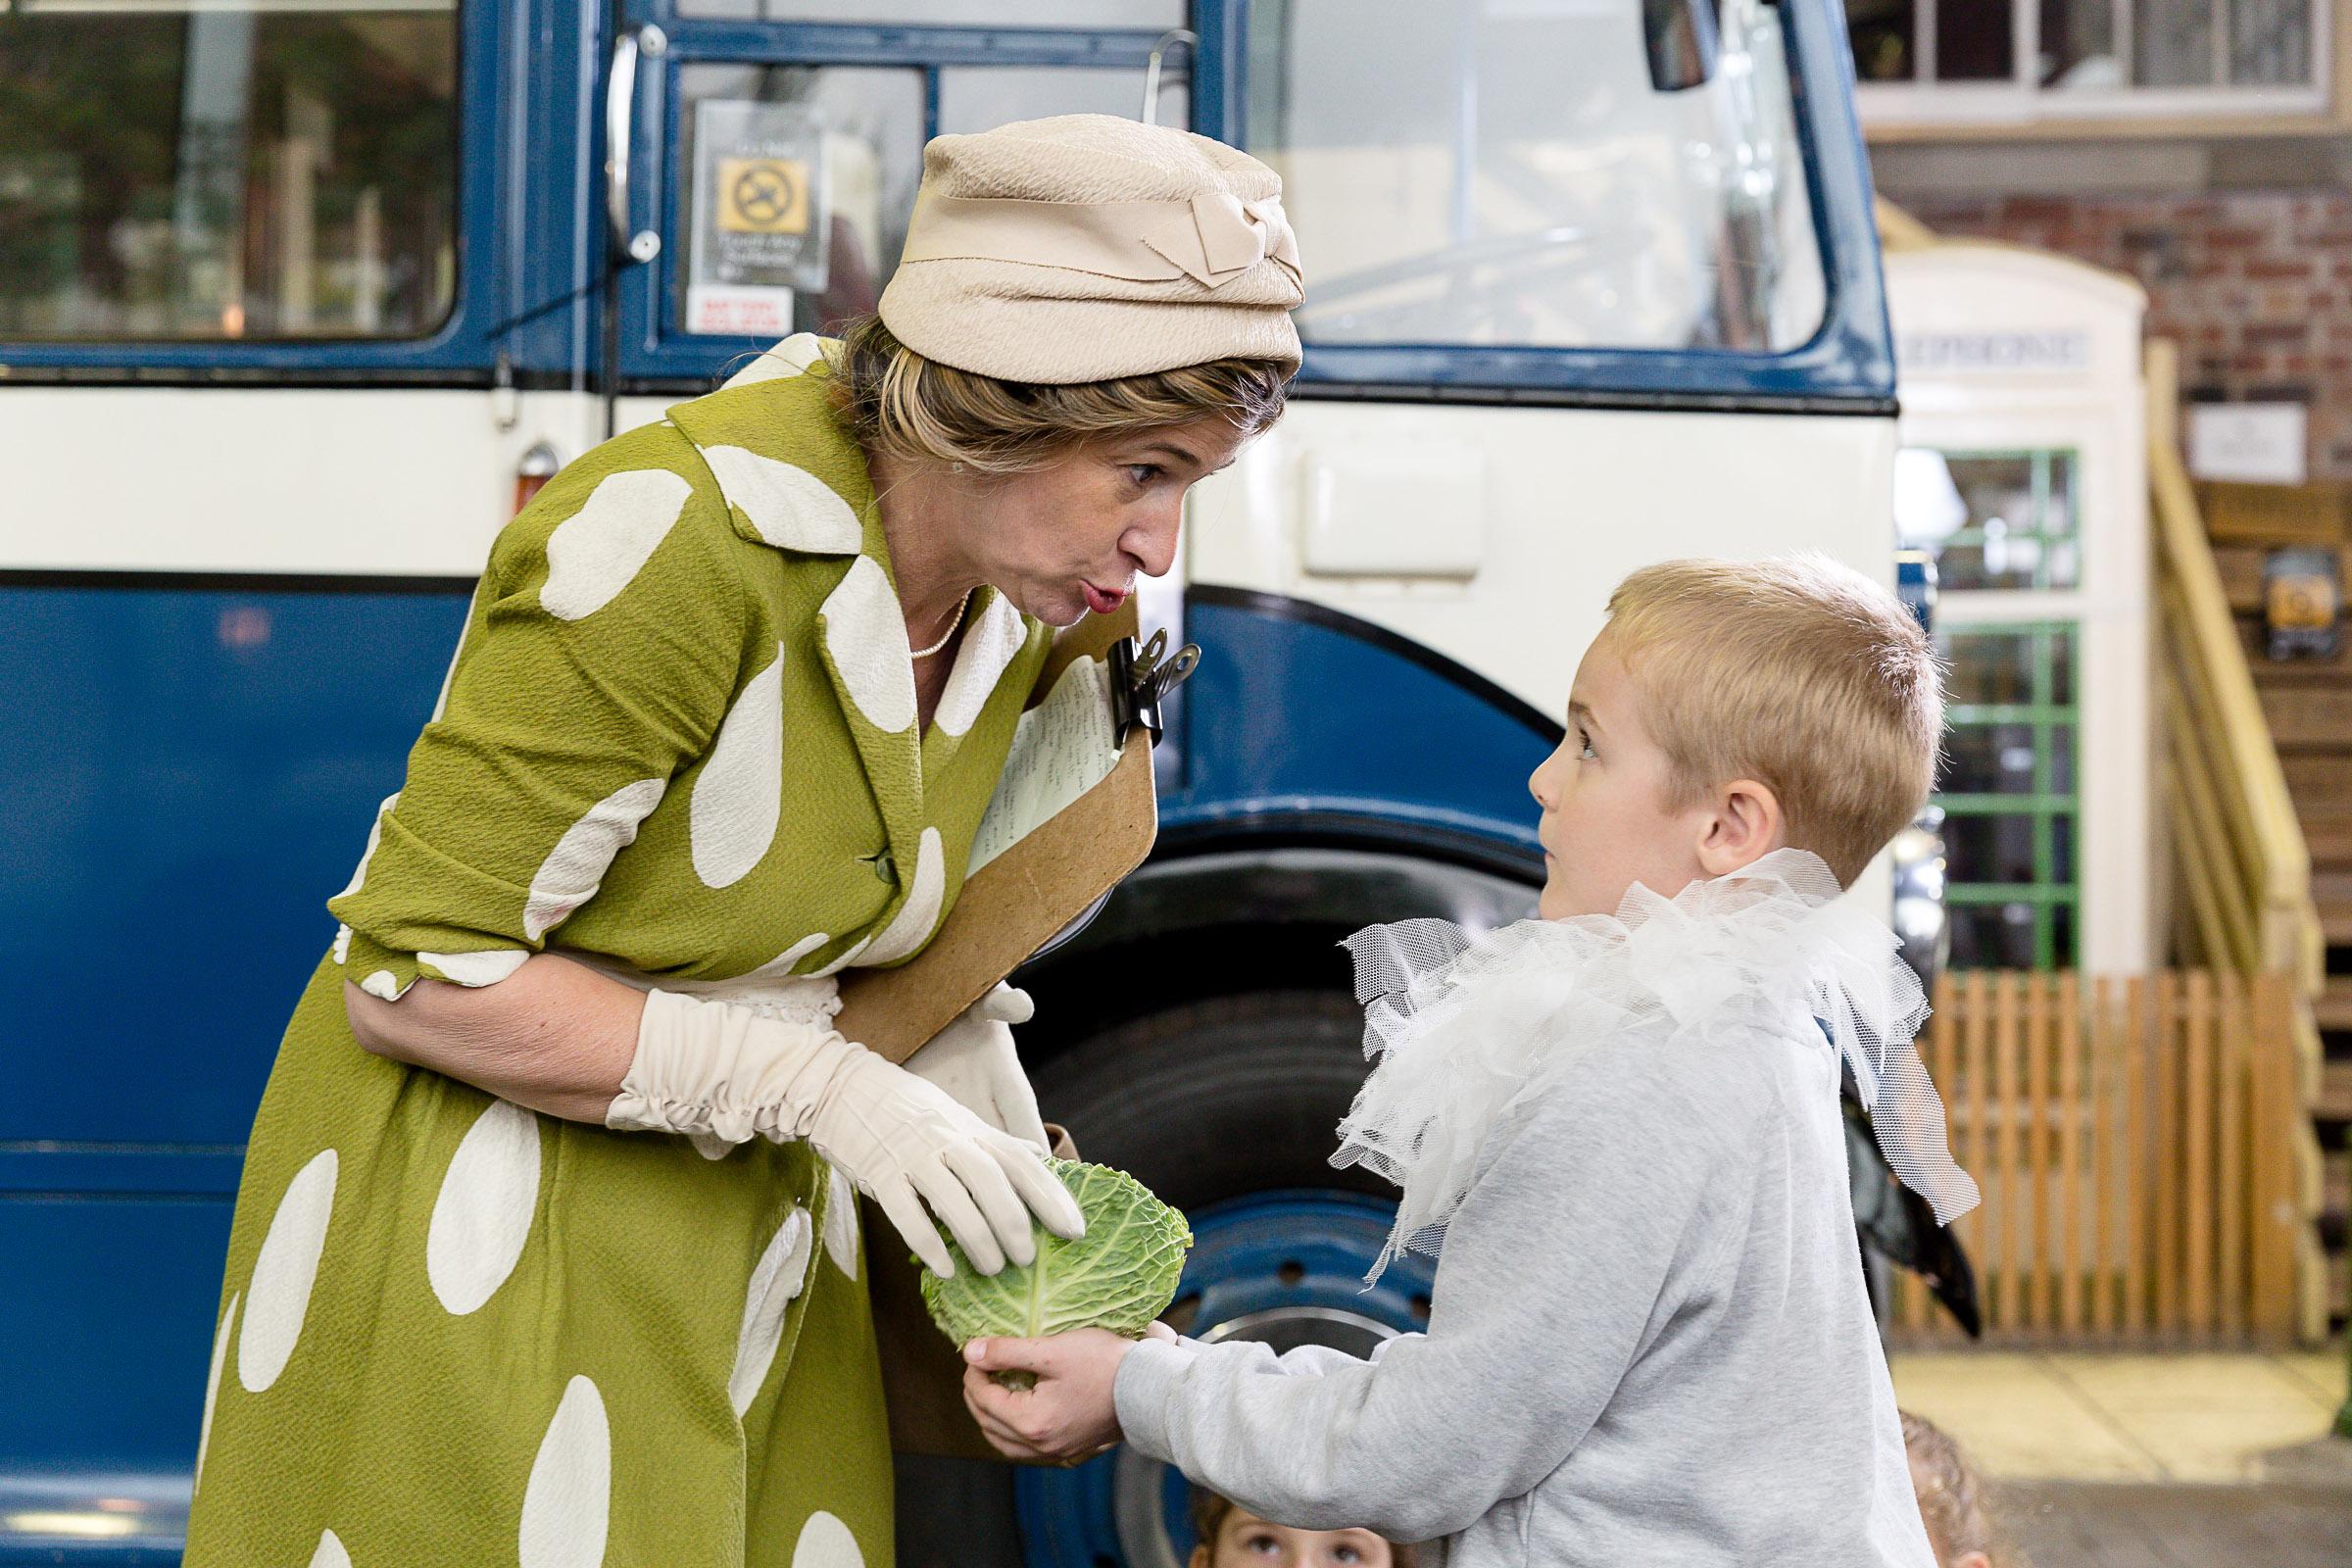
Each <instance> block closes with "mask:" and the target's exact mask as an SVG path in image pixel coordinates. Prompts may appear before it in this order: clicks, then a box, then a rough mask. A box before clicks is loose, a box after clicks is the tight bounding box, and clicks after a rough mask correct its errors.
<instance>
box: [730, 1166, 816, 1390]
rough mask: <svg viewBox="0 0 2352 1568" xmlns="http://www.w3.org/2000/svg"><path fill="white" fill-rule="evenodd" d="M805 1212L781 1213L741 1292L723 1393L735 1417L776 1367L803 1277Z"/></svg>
mask: <svg viewBox="0 0 2352 1568" xmlns="http://www.w3.org/2000/svg"><path fill="white" fill-rule="evenodd" d="M808 1278H809V1211H808V1210H807V1209H805V1208H796V1209H794V1210H793V1211H792V1212H791V1213H789V1214H787V1215H785V1216H784V1223H783V1224H782V1225H780V1226H778V1227H777V1228H776V1234H775V1235H774V1236H773V1237H772V1238H770V1239H769V1241H768V1244H767V1248H766V1250H764V1251H762V1252H761V1253H760V1261H759V1262H758V1263H757V1264H756V1265H754V1267H753V1269H752V1279H751V1283H750V1284H749V1285H748V1286H746V1287H745V1289H744V1293H743V1326H742V1327H741V1328H740V1329H738V1330H736V1332H735V1370H734V1371H732V1372H730V1373H728V1374H727V1397H728V1398H729V1399H731V1400H733V1401H734V1403H735V1413H736V1414H737V1415H738V1416H740V1415H742V1414H743V1413H744V1411H746V1410H749V1409H750V1408H751V1407H752V1400H753V1399H755V1398H757V1397H759V1394H760V1384H762V1383H764V1382H766V1381H767V1369H768V1368H769V1367H771V1366H773V1365H775V1361H776V1347H777V1345H778V1344H780V1343H781V1342H782V1340H783V1338H784V1314H785V1312H786V1310H787V1309H788V1308H789V1307H790V1306H791V1305H792V1301H793V1298H794V1297H797V1296H799V1295H800V1294H801V1286H802V1284H803V1282H805V1281H806V1280H807V1279H808Z"/></svg>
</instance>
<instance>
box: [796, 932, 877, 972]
mask: <svg viewBox="0 0 2352 1568" xmlns="http://www.w3.org/2000/svg"><path fill="white" fill-rule="evenodd" d="M873 945H874V939H873V938H872V937H859V938H858V940H857V941H855V942H853V943H851V944H850V945H849V947H848V948H846V949H844V950H843V952H842V955H841V956H840V957H838V958H835V959H834V960H833V961H832V962H831V963H828V964H826V965H825V966H824V967H823V968H821V969H811V970H809V979H811V980H822V979H824V978H825V977H826V976H827V975H833V974H839V973H841V971H842V970H844V969H847V968H848V967H849V966H850V965H851V964H853V963H856V962H857V961H858V959H859V958H861V957H863V956H865V950H866V949H868V948H870V947H872V946H873Z"/></svg>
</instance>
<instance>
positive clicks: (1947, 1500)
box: [1899, 1410, 2026, 1568]
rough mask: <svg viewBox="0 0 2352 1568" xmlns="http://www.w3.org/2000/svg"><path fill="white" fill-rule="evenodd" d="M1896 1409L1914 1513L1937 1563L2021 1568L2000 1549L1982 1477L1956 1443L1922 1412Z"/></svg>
mask: <svg viewBox="0 0 2352 1568" xmlns="http://www.w3.org/2000/svg"><path fill="white" fill-rule="evenodd" d="M1899 1413H1900V1414H1901V1416H1902V1418H1903V1453H1904V1455H1905V1457H1907V1458H1908V1459H1909V1460H1910V1461H1911V1487H1912V1490H1913V1491H1914V1492H1916V1493H1918V1494H1919V1516H1920V1518H1921V1519H1922V1520H1924V1521H1925V1522H1926V1524H1927V1527H1928V1544H1929V1545H1931V1546H1933V1547H1935V1548H1936V1563H1937V1565H1938V1568H2026V1565H2025V1564H2023V1563H2021V1562H2019V1561H2018V1560H2017V1559H2016V1558H2015V1557H2014V1556H2012V1555H2010V1554H2009V1553H2008V1552H2006V1551H2004V1550H2003V1549H2002V1546H2001V1543H2000V1540H1999V1538H1998V1537H1997V1536H1996V1535H1995V1534H1994V1532H1993V1528H1992V1509H1991V1506H1990V1503H1989V1501H1988V1499H1987V1497H1986V1495H1985V1481H1984V1478H1983V1477H1982V1476H1980V1475H1978V1474H1977V1469H1976V1466H1974V1465H1972V1464H1970V1463H1969V1462H1968V1455H1967V1454H1966V1453H1963V1452H1962V1451H1961V1449H1960V1445H1959V1444H1957V1443H1955V1442H1953V1441H1952V1438H1951V1434H1949V1433H1947V1432H1945V1431H1944V1430H1943V1429H1942V1428H1941V1427H1939V1426H1937V1425H1936V1423H1935V1422H1933V1421H1930V1420H1929V1419H1927V1417H1925V1416H1917V1415H1913V1414H1912V1413H1911V1412H1910V1411H1908V1410H1904V1411H1901V1412H1899Z"/></svg>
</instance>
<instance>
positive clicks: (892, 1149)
mask: <svg viewBox="0 0 2352 1568" xmlns="http://www.w3.org/2000/svg"><path fill="white" fill-rule="evenodd" d="M953 1027H955V1026H953V1025H951V1028H953ZM998 1027H1000V1028H1002V1027H1003V1024H1002V1021H1001V1020H1000V1021H999V1023H998ZM1015 1070H1016V1071H1017V1070H1018V1069H1017V1068H1016V1069H1015ZM809 1143H810V1144H812V1145H813V1146H815V1149H816V1152H818V1153H820V1154H822V1155H824V1156H825V1158H826V1159H827V1160H829V1161H831V1162H832V1163H833V1164H834V1165H835V1166H837V1167H838V1168H839V1169H840V1171H841V1173H842V1174H843V1175H845V1176H847V1177H849V1179H850V1180H851V1181H852V1182H854V1183H855V1184H856V1185H857V1186H858V1190H859V1191H861V1192H863V1193H866V1194H868V1195H869V1196H871V1197H872V1199H873V1200H874V1201H875V1202H877V1203H879V1204H881V1205H882V1212H883V1213H885V1214H887V1215H889V1216H890V1222H891V1224H892V1225H894V1226H896V1227H897V1228H898V1232H899V1234H900V1235H901V1236H903V1237H905V1238H906V1239H907V1246H908V1247H910V1248H912V1249H913V1250H914V1255H915V1256H917V1257H919V1258H921V1259H922V1260H923V1263H924V1265H925V1266H926V1267H928V1268H929V1269H930V1270H931V1272H933V1273H934V1274H940V1275H950V1274H954V1273H955V1272H956V1260H955V1258H954V1256H953V1255H952V1254H950V1252H949V1251H948V1249H947V1246H946V1244H945V1243H943V1242H942V1241H941V1240H940V1238H939V1230H938V1227H937V1226H935V1225H933V1224H932V1222H931V1216H932V1215H937V1216H938V1218H939V1223H940V1224H942V1225H945V1226H947V1228H948V1231H949V1233H950V1234H951V1235H953V1236H954V1237H955V1238H956V1245H957V1246H959V1247H961V1248H962V1249H963V1252H964V1255H965V1256H966V1257H968V1258H970V1259H971V1261H972V1266H973V1267H974V1268H976V1269H978V1270H979V1271H980V1272H981V1273H983V1274H994V1273H996V1272H997V1271H998V1270H1000V1269H1002V1268H1003V1267H1004V1266H1005V1261H1006V1260H1007V1259H1009V1260H1011V1261H1012V1262H1014V1263H1018V1264H1023V1265H1026V1264H1029V1263H1033V1262H1035V1261H1036V1260H1037V1244H1036V1238H1035V1236H1034V1234H1033V1233H1032V1230H1031V1225H1030V1219H1029V1216H1030V1213H1031V1211H1032V1210H1034V1211H1035V1212H1036V1214H1037V1217H1038V1218H1039V1219H1040V1220H1043V1221H1044V1222H1045V1225H1046V1228H1047V1229H1049V1230H1051V1231H1053V1232H1054V1234H1055V1235H1057V1236H1061V1237H1064V1238H1067V1239H1070V1240H1075V1239H1077V1238H1078V1237H1080V1236H1083V1235H1085V1234H1086V1219H1085V1217H1084V1216H1083V1215H1081V1214H1080V1213H1079V1211H1078V1201H1077V1200H1076V1199H1074V1198H1072V1197H1071V1196H1070V1191H1069V1189H1068V1188H1066V1187H1064V1186H1062V1185H1061V1181H1060V1179H1059V1178H1058V1177H1056V1176H1055V1175H1054V1173H1053V1172H1052V1171H1051V1170H1049V1169H1047V1168H1046V1162H1045V1157H1044V1155H1043V1153H1042V1152H1040V1150H1039V1149H1037V1148H1035V1147H1032V1146H1031V1145H1029V1144H1026V1143H1024V1142H1022V1141H1021V1140H1020V1139H1019V1138H1016V1137H1014V1136H1013V1135H1012V1134H1010V1133H1007V1132H1003V1131H1000V1130H999V1129H997V1128H995V1127H991V1126H989V1125H988V1124H987V1123H986V1122H984V1121H982V1120H981V1119H980V1117H979V1116H977V1115H976V1114H974V1113H973V1112H972V1111H970V1110H967V1109H965V1108H964V1107H963V1106H962V1105H960V1104H958V1103H956V1100H955V1099H954V1098H953V1097H952V1096H950V1095H949V1094H948V1092H947V1091H946V1090H944V1089H942V1088H940V1087H939V1086H938V1085H936V1084H932V1083H928V1082H926V1081H924V1080H923V1079H921V1078H919V1077H917V1076H916V1075H915V1074H913V1073H911V1072H908V1071H907V1070H906V1069H905V1068H903V1067H895V1066H893V1065H891V1064H890V1063H889V1062H887V1061H885V1060H883V1059H882V1058H881V1057H880V1056H877V1055H875V1054H873V1053H872V1052H870V1051H867V1050H865V1049H864V1048H863V1047H860V1046H853V1047H851V1048H850V1054H848V1055H847V1056H846V1057H845V1058H844V1059H843V1061H842V1062H841V1065H840V1068H839V1070H838V1071H837V1072H836V1073H835V1074H834V1075H833V1078H832V1081H831V1082H830V1083H829V1084H828V1085H827V1086H826V1088H825V1091H824V1097H823V1099H822V1101H821V1102H820V1103H818V1105H817V1107H816V1114H815V1116H814V1117H813V1118H812V1119H811V1120H810V1122H809ZM926 1208H928V1210H929V1213H926V1212H925V1209H926Z"/></svg>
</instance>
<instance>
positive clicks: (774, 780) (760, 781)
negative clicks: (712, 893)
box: [688, 644, 784, 888]
mask: <svg viewBox="0 0 2352 1568" xmlns="http://www.w3.org/2000/svg"><path fill="white" fill-rule="evenodd" d="M783 790H784V649H783V646H782V645H781V644H778V645H777V648H776V657H775V658H774V659H773V660H772V661H770V662H769V663H768V666H767V667H766V668H765V669H763V670H761V671H760V673H759V674H757V675H754V676H753V677H752V678H751V680H750V682H749V683H747V684H746V685H745V686H744V688H743V691H742V694H741V695H739V696H738V697H737V698H736V699H735V706H734V707H733V708H730V709H728V710H727V716H726V720H725V722H723V723H721V724H720V725H719V726H718V739H717V740H715V741H713V742H712V743H711V755H710V757H709V758H708V759H707V760H705V761H704V763H703V770H702V772H701V773H700V774H698V775H697V776H696V778H695V781H694V799H693V802H692V806H691V809H690V810H689V813H688V825H689V828H690V832H689V835H688V839H689V848H690V849H691V850H692V852H693V855H694V874H695V875H696V876H699V877H701V878H702V879H703V886H705V887H708V888H724V887H732V886H734V885H735V884H736V883H738V882H740V881H742V880H743V879H744V878H745V877H746V876H748V875H750V874H751V870H752V867H753V866H755V865H758V864H759V863H760V857H761V856H763V855H765V854H766V853H767V852H768V849H769V847H770V846H771V845H773V844H774V843H775V842H776V822H777V820H778V818H780V817H781V816H782V815H783V812H784V795H783Z"/></svg>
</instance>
